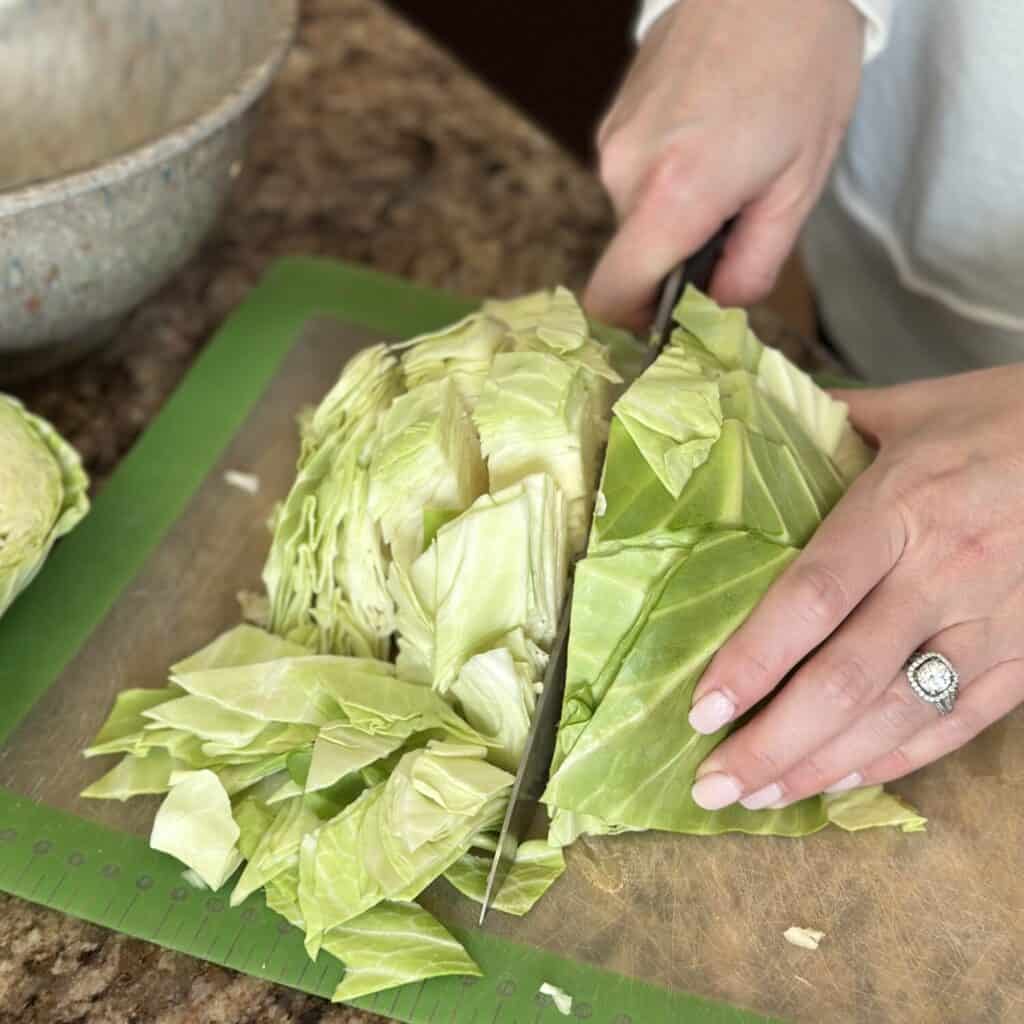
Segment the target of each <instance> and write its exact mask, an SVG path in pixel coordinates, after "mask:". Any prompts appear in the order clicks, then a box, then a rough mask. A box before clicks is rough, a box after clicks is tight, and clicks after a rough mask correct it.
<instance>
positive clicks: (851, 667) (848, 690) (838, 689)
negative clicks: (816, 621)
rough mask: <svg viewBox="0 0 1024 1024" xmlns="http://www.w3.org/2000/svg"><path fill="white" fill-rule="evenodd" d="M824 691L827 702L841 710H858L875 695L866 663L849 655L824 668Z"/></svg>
mask: <svg viewBox="0 0 1024 1024" xmlns="http://www.w3.org/2000/svg"><path fill="white" fill-rule="evenodd" d="M824 672H825V677H824V682H823V683H822V693H823V696H824V698H825V701H826V703H827V704H828V705H829V706H830V707H831V708H833V709H836V710H838V711H839V712H841V713H842V712H850V711H857V710H859V709H861V708H863V707H864V705H865V704H867V703H868V701H869V700H870V699H871V697H872V695H873V689H874V685H873V680H872V678H871V675H870V674H869V672H868V670H867V668H866V667H865V665H864V663H863V662H862V661H861V660H860V659H859V658H857V657H855V656H852V655H847V656H845V657H843V658H841V659H836V660H835V661H832V662H831V663H829V664H828V665H827V666H825V669H824Z"/></svg>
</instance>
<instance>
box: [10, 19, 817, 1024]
mask: <svg viewBox="0 0 1024 1024" xmlns="http://www.w3.org/2000/svg"><path fill="white" fill-rule="evenodd" d="M611 223H612V221H611V215H610V211H609V208H608V206H607V204H606V202H605V200H604V197H603V195H602V192H601V189H600V187H599V185H598V183H597V181H596V179H595V178H594V177H593V176H592V175H591V174H590V173H589V172H587V171H586V170H585V169H583V168H582V167H580V166H579V165H578V164H577V163H575V162H574V161H573V160H572V159H571V158H569V157H568V156H567V155H565V153H563V152H562V151H561V150H560V149H559V148H558V147H557V146H556V145H555V144H554V143H552V142H551V141H550V140H549V139H547V138H546V137H545V136H544V135H543V134H542V133H540V132H539V131H538V130H537V129H536V128H534V127H533V126H532V125H531V124H530V123H528V122H527V121H526V120H525V119H524V118H523V117H522V116H521V115H520V114H518V113H517V112H516V111H514V110H513V109H511V108H510V107H509V106H507V105H506V104H504V103H502V102H501V101H500V100H498V99H497V98H496V97H495V96H494V94H493V93H491V92H490V91H489V90H487V89H486V88H485V87H483V86H482V85H481V84H480V83H479V82H477V81H476V80H474V79H473V77H472V76H470V75H469V74H468V73H467V72H466V71H465V69H463V68H461V67H460V66H459V65H458V64H457V63H456V62H455V61H453V60H452V59H451V58H450V57H449V56H448V55H446V54H445V53H444V52H443V51H441V50H439V49H438V48H437V47H435V46H434V45H433V44H432V43H430V42H429V41H427V40H426V39H424V38H423V37H422V36H421V35H420V34H418V33H417V32H416V31H414V30H413V29H411V28H409V27H408V26H407V25H405V24H404V23H403V22H402V21H400V20H399V19H398V18H396V17H395V16H394V15H393V14H392V13H391V12H390V11H388V9H386V8H385V7H384V6H383V5H382V4H380V3H378V2H376V0H307V2H306V3H305V4H304V12H303V19H302V25H301V30H300V34H299V38H298V42H297V44H296V46H295V48H294V49H293V51H292V53H291V55H290V57H289V58H288V61H287V63H286V65H285V67H284V70H283V72H282V74H281V77H280V78H279V80H278V81H277V83H276V85H275V86H274V87H273V89H272V90H271V92H270V94H269V95H268V97H267V99H266V101H265V103H264V107H263V110H262V114H261V119H260V121H259V124H258V126H257V128H256V130H255V132H254V135H253V137H252V141H251V145H250V150H249V158H248V161H247V166H246V167H245V169H244V172H243V174H242V175H241V177H240V178H239V181H238V184H237V188H236V191H235V195H234V198H233V200H232V202H231V204H230V206H229V209H228V210H227V213H226V216H225V217H224V219H223V222H222V224H221V227H220V229H219V231H218V232H217V234H216V236H215V237H214V238H213V239H212V240H211V241H210V242H209V243H208V244H207V245H206V246H205V248H204V249H203V251H202V253H201V254H200V256H199V257H198V258H197V259H196V260H195V261H194V262H193V263H192V265H191V266H189V267H188V268H187V269H186V270H184V271H183V272H182V273H181V274H180V275H179V276H178V277H177V278H176V279H175V280H174V281H172V282H171V283H170V284H169V285H168V286H167V287H166V288H165V289H164V290H163V291H162V292H161V293H160V294H158V295H157V296H155V297H154V298H153V299H151V300H150V301H149V302H148V303H146V304H145V306H143V307H142V308H141V309H140V310H138V311H137V313H136V314H135V315H134V316H133V317H132V319H131V321H130V323H129V324H128V326H127V327H126V328H125V330H124V331H123V332H122V334H121V335H120V336H119V337H118V338H117V339H116V340H115V342H114V343H113V344H112V345H110V346H109V347H107V348H106V349H104V350H103V351H101V352H97V353H96V354H94V355H93V356H91V357H90V358H89V359H87V360H86V361H85V362H83V363H81V364H79V365H78V366H75V367H73V368H71V369H68V370H66V371H63V372H59V373H54V374H51V375H50V376H48V377H46V378H44V379H41V380H38V381H36V382H34V383H32V384H29V385H25V386H22V387H21V388H20V389H18V394H19V395H20V396H21V397H22V398H23V399H24V400H25V401H26V402H27V403H28V404H29V406H30V407H31V408H33V409H34V410H36V411H38V412H40V413H42V414H43V415H44V416H47V417H48V418H50V419H51V420H52V421H53V422H54V423H55V424H56V425H57V426H58V428H59V429H60V430H61V431H62V432H63V433H64V434H65V436H67V437H68V438H69V439H70V440H71V441H72V442H73V443H74V444H75V445H76V446H77V447H78V448H79V450H80V451H81V452H82V454H83V456H84V457H85V460H86V463H87V465H88V468H89V470H90V472H91V473H92V474H93V476H94V479H95V482H96V483H97V485H100V486H101V485H102V482H103V480H104V478H105V477H106V476H107V475H108V474H109V473H110V472H111V470H112V469H113V468H114V467H115V466H116V464H117V462H118V460H119V459H120V458H121V457H122V456H123V455H124V453H125V452H126V451H127V450H128V448H129V447H130V446H131V445H132V443H133V441H134V440H135V438H136V437H137V436H138V435H139V433H140V432H141V431H142V430H143V429H145V427H146V425H147V424H148V423H149V422H150V420H151V419H152V418H153V417H154V415H155V414H156V413H157V411H158V410H159V409H160V407H161V405H162V404H163V402H164V401H165V400H166V398H167V397H168V396H169V395H170V393H171V392H172V391H173V389H174V387H175V386H176V385H177V383H178V381H179V380H180V379H181V377H182V375H183V374H184V373H185V371H186V370H187V369H188V367H189V365H190V364H191V362H192V360H193V359H194V358H195V357H196V354H197V353H198V352H199V350H200V349H201V348H202V347H203V345H204V344H205V342H206V340H207V338H208V337H209V336H210V334H211V333H212V332H213V331H214V329H215V328H216V327H217V326H218V325H219V324H220V323H221V322H222V321H223V320H224V318H225V316H226V315H227V314H228V312H229V311H230V310H231V309H232V307H233V306H235V305H236V304H237V303H238V302H239V301H240V299H242V297H243V296H244V295H245V294H246V292H247V291H248V289H249V288H250V287H251V286H252V285H253V283H254V282H255V281H256V280H257V278H258V277H259V276H260V274H261V273H262V271H263V270H264V269H265V268H266V267H267V265H268V264H269V263H271V262H272V261H273V260H274V259H276V258H277V257H279V256H284V255H287V254H318V255H323V256H330V257H336V258H339V259H345V260H351V261H358V262H362V263H366V264H369V265H370V266H373V267H376V268H378V269H381V270H385V271H389V272H392V273H396V274H401V275H404V276H406V277H409V278H412V279H413V280H416V281H418V282H420V283H423V284H427V285H435V286H439V287H443V288H448V289H453V290H456V291H461V292H465V293H468V294H476V295H485V294H495V295H509V294H514V293H517V292H522V291H525V290H527V289H532V288H537V287H540V286H543V285H551V284H555V283H565V284H567V285H569V286H570V287H578V286H580V285H582V283H583V282H584V280H585V278H586V275H587V272H588V270H589V268H590V267H591V265H592V264H593V262H594V260H595V258H596V256H597V254H598V252H599V250H600V247H601V245H602V242H603V240H604V239H605V238H606V237H607V234H608V231H609V229H610V227H611ZM758 320H759V326H760V328H761V332H762V336H763V337H764V338H765V340H766V341H769V342H773V343H776V344H781V345H782V346H783V347H784V348H786V350H787V351H788V352H789V354H791V355H795V356H797V357H799V358H800V361H801V362H804V363H806V362H807V360H808V353H807V350H806V349H805V348H802V346H801V343H800V341H799V339H798V338H797V336H796V335H795V334H793V333H792V332H789V331H786V330H784V329H783V328H782V326H781V321H780V320H779V319H778V318H777V317H773V316H772V315H771V314H769V313H767V312H765V311H761V312H760V314H759V317H758ZM380 1019H381V1018H377V1017H373V1016H372V1015H369V1014H362V1013H359V1012H356V1011H353V1010H349V1009H345V1008H342V1007H330V1006H328V1005H327V1004H326V1003H323V1002H322V1001H320V1000H318V999H313V998H311V997H308V996H304V995H302V994H299V993H296V992H292V991H290V990H288V989H284V988H281V987H277V986H273V985H270V984H267V983H265V982H262V981H257V980H254V979H251V978H246V977H242V976H239V975H236V974H234V973H233V972H231V971H227V970H223V969H221V968H219V967H214V966H211V965H208V964H204V963H202V962H200V961H197V960H193V959H191V958H189V957H186V956H183V955H180V954H177V953H172V952H168V951H166V950H162V949H159V948H156V947H154V946H151V945H148V944H147V943H143V942H139V941H135V940H131V939H127V938H125V937H123V936H121V935H117V934H114V933H111V932H108V931H106V930H104V929H101V928H97V927H94V926H92V925H86V924H82V923H81V922H78V921H74V920H71V919H69V918H66V917H63V916H61V915H59V914H55V913H52V912H49V911H46V910H43V909H40V908H37V907H34V906H32V905H30V904H27V903H23V902H21V901H19V900H15V899H11V898H8V897H4V896H0V1022H15V1021H17V1022H19V1024H32V1022H45V1024H51V1022H72V1021H75V1022H77V1021H88V1022H101V1021H102V1022H111V1024H115V1022H116V1024H122V1022H129V1021H133V1022H143V1021H145V1022H150V1021H152V1022H160V1024H172V1022H173V1024H177V1022H181V1024H186V1022H188V1024H191V1022H203V1024H206V1022H209V1024H214V1022H224V1024H243V1022H250V1021H251V1022H253V1024H256V1022H259V1024H275V1022H282V1024H284V1022H288V1024H293V1022H294V1024H298V1022H302V1024H314V1022H319V1021H324V1022H328V1021H329V1022H333V1024H341V1022H370V1021H377V1020H380Z"/></svg>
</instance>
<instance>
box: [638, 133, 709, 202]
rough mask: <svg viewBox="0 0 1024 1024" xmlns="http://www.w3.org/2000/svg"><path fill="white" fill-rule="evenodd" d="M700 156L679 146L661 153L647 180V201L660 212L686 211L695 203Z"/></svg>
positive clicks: (681, 145) (667, 148)
mask: <svg viewBox="0 0 1024 1024" xmlns="http://www.w3.org/2000/svg"><path fill="white" fill-rule="evenodd" d="M700 174H701V169H700V156H699V155H698V154H695V153H694V152H693V151H692V150H691V149H690V148H689V147H688V146H685V145H683V144H682V143H678V142H676V143H673V144H672V145H671V146H667V147H666V148H665V149H663V150H662V151H661V153H660V154H659V156H658V158H657V160H655V162H654V165H653V166H652V168H651V171H650V175H649V177H648V180H647V192H648V195H649V197H650V201H651V202H652V203H654V204H656V205H657V206H658V208H660V209H688V208H691V207H692V205H693V204H694V203H695V202H696V201H697V200H698V198H699V196H698V193H699V188H698V185H699V180H700Z"/></svg>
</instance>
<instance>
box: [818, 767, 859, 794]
mask: <svg viewBox="0 0 1024 1024" xmlns="http://www.w3.org/2000/svg"><path fill="white" fill-rule="evenodd" d="M863 781H864V776H862V775H861V773H860V772H850V774H849V775H847V776H846V777H845V778H842V779H840V780H839V781H838V782H833V783H832V785H831V786H826V787H825V792H826V793H845V792H846V791H847V790H848V789H856V788H857V787H858V786H859V785H860V784H861V783H862V782H863Z"/></svg>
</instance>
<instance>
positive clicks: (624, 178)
mask: <svg viewBox="0 0 1024 1024" xmlns="http://www.w3.org/2000/svg"><path fill="white" fill-rule="evenodd" d="M635 154H636V145H635V143H634V141H633V139H632V137H631V135H630V134H629V133H628V132H627V131H626V130H625V129H624V128H623V127H621V126H619V125H615V124H607V125H606V126H604V127H602V129H601V134H600V135H599V137H598V157H597V173H598V177H599V178H600V179H601V184H602V185H604V187H605V188H606V189H607V191H608V194H609V195H610V196H611V197H612V199H613V200H614V201H615V202H616V203H619V202H620V201H621V200H623V199H624V197H625V196H626V195H628V194H629V193H630V192H631V191H632V188H633V184H634V181H633V179H634V175H635V173H636V172H635V167H636V156H635Z"/></svg>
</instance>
